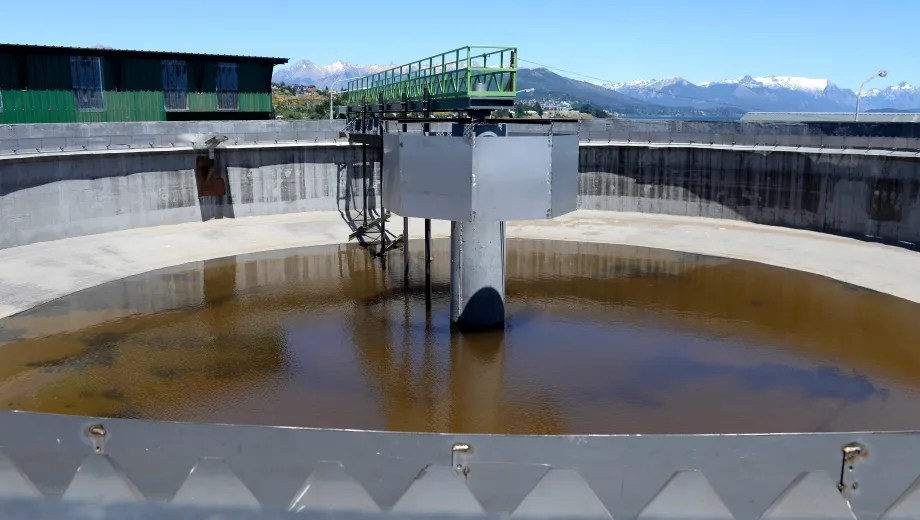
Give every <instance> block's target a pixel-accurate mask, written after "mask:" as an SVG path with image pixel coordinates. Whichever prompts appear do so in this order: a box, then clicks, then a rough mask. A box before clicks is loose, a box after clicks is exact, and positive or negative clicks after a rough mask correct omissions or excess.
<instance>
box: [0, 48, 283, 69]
mask: <svg viewBox="0 0 920 520" xmlns="http://www.w3.org/2000/svg"><path fill="white" fill-rule="evenodd" d="M2 52H31V53H47V54H76V53H79V54H82V55H91V56H122V57H124V56H126V55H131V56H134V57H143V58H159V59H163V58H167V57H168V58H181V59H187V60H196V59H197V60H201V59H222V60H233V61H255V62H268V63H271V64H273V65H281V64H283V63H287V62H288V58H274V57H262V56H240V55H234V54H205V53H197V52H169V51H148V50H133V49H109V48H96V47H67V46H58V45H32V44H20V43H0V53H2Z"/></svg>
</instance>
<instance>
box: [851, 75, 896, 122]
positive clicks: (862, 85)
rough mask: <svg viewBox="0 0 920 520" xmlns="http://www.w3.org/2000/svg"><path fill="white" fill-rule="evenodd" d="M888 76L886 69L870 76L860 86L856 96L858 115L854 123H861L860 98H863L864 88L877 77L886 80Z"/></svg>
mask: <svg viewBox="0 0 920 520" xmlns="http://www.w3.org/2000/svg"><path fill="white" fill-rule="evenodd" d="M887 75H888V71H887V70H885V69H882V70H880V71H878V72H876V73H875V74H873V75H871V76H869V77H868V78H866V81H863V82H862V83H861V84H860V85H859V92H858V93H857V94H856V115H855V117H854V118H853V120H854V121H859V98H861V97H862V91H863V87H865V86H866V83H869V82H870V81H872V80H873V79H875V78H876V76H877V77H879V78H884V77H885V76H887Z"/></svg>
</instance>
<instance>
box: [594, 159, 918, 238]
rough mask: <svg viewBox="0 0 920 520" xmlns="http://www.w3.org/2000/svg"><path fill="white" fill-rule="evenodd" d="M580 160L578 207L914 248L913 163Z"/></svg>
mask: <svg viewBox="0 0 920 520" xmlns="http://www.w3.org/2000/svg"><path fill="white" fill-rule="evenodd" d="M580 155H581V156H580V171H581V175H580V182H579V207H580V208H584V209H602V210H613V211H636V212H643V213H666V214H672V215H687V216H701V217H714V218H727V219H736V220H745V221H749V222H755V223H759V224H770V225H777V226H787V227H792V228H800V229H811V230H817V231H823V232H827V233H834V234H840V235H847V236H854V237H861V238H864V237H865V238H875V239H879V240H883V241H886V242H892V243H905V242H906V243H909V244H904V245H913V246H916V245H917V244H920V159H918V158H911V157H889V156H876V155H863V154H842V153H832V152H826V153H821V152H814V153H804V152H788V151H787V152H777V151H744V150H726V149H712V148H705V147H698V148H694V147H676V146H674V147H654V146H622V145H620V146H617V145H610V146H582V149H581V154H580Z"/></svg>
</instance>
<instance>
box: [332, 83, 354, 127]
mask: <svg viewBox="0 0 920 520" xmlns="http://www.w3.org/2000/svg"><path fill="white" fill-rule="evenodd" d="M349 79H351V78H339V79H337V80H335V81H333V82H332V83H330V84H329V119H330V120H332V119H334V118H333V117H332V93H333V90H332V86H333V85H335V84H336V83H340V82H342V81H347V80H349Z"/></svg>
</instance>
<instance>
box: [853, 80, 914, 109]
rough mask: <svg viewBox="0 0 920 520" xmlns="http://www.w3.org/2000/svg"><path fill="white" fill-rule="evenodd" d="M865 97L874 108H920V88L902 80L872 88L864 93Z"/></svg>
mask: <svg viewBox="0 0 920 520" xmlns="http://www.w3.org/2000/svg"><path fill="white" fill-rule="evenodd" d="M863 99H864V100H865V101H866V104H867V105H868V106H869V108H870V109H873V108H878V109H881V108H900V107H903V108H909V109H916V108H920V88H918V87H915V86H913V85H911V84H910V83H908V82H906V81H902V82H901V83H898V84H897V85H892V86H890V87H886V88H884V89H881V90H879V89H877V88H874V89H871V90H869V91H868V92H864V93H863Z"/></svg>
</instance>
